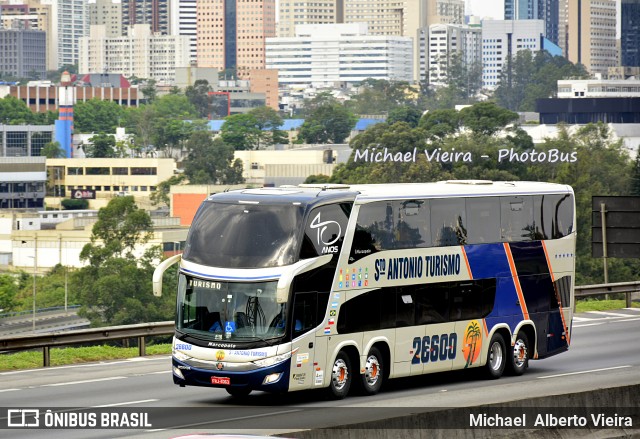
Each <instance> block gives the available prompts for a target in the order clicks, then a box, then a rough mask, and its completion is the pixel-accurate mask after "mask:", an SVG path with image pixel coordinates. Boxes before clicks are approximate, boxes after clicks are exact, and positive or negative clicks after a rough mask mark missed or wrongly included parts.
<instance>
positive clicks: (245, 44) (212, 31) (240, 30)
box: [197, 0, 276, 77]
mask: <svg viewBox="0 0 640 439" xmlns="http://www.w3.org/2000/svg"><path fill="white" fill-rule="evenodd" d="M197 11H198V14H197V17H198V18H197V33H198V42H197V45H198V49H197V50H198V67H213V68H216V69H218V70H236V71H237V72H238V76H239V77H243V75H247V74H248V71H249V70H252V69H263V68H265V41H266V39H267V38H271V37H275V36H276V0H198V2H197Z"/></svg>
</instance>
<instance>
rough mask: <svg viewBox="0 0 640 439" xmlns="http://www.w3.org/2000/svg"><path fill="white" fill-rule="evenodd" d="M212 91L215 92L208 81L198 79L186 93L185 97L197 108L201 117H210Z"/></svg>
mask: <svg viewBox="0 0 640 439" xmlns="http://www.w3.org/2000/svg"><path fill="white" fill-rule="evenodd" d="M211 91H213V88H212V87H211V85H209V81H207V80H206V79H197V80H196V82H194V83H193V85H190V86H188V87H187V88H186V89H185V91H184V94H185V96H186V97H187V98H188V99H189V102H191V104H192V105H193V106H194V107H195V108H196V110H197V111H198V114H199V115H200V117H208V116H209V103H210V99H209V92H211Z"/></svg>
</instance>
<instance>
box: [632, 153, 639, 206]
mask: <svg viewBox="0 0 640 439" xmlns="http://www.w3.org/2000/svg"><path fill="white" fill-rule="evenodd" d="M631 195H634V196H636V197H640V154H636V161H635V164H634V166H633V175H632V176H631Z"/></svg>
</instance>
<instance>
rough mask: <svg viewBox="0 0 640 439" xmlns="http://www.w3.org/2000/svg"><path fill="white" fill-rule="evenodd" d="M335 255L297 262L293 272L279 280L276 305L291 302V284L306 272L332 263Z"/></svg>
mask: <svg viewBox="0 0 640 439" xmlns="http://www.w3.org/2000/svg"><path fill="white" fill-rule="evenodd" d="M332 257H333V255H330V254H329V255H323V256H319V257H317V258H312V259H303V260H302V261H298V262H296V263H295V264H294V265H293V267H291V270H290V271H288V272H286V273H285V274H283V275H282V277H280V279H278V285H277V286H276V303H287V301H288V300H289V290H290V289H291V282H293V278H294V277H295V276H296V275H298V274H300V273H304V272H305V271H309V270H313V269H314V268H316V267H321V266H323V265H325V264H328V263H329V261H331V258H332Z"/></svg>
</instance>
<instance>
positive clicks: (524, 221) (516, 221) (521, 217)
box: [500, 196, 537, 242]
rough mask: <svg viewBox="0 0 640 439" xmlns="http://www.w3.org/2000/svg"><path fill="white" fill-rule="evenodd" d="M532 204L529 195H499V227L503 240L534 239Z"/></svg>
mask: <svg viewBox="0 0 640 439" xmlns="http://www.w3.org/2000/svg"><path fill="white" fill-rule="evenodd" d="M533 204H534V203H533V197H531V196H525V197H500V227H501V229H502V240H503V241H505V242H511V241H533V240H535V239H536V236H537V235H536V225H535V224H534V220H533Z"/></svg>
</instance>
